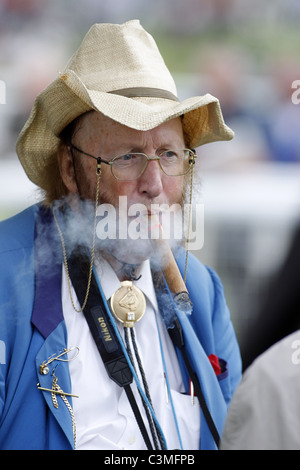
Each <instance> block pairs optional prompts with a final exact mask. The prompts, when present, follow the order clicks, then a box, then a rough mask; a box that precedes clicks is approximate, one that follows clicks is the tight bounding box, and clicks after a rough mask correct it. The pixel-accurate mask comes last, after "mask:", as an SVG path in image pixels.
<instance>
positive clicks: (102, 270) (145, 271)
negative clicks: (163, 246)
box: [95, 258, 158, 311]
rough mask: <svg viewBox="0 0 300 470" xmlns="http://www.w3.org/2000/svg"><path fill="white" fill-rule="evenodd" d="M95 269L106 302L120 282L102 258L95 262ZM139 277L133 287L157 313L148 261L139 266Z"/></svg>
mask: <svg viewBox="0 0 300 470" xmlns="http://www.w3.org/2000/svg"><path fill="white" fill-rule="evenodd" d="M95 268H96V271H97V275H98V279H99V281H100V283H101V287H102V289H103V293H104V295H105V298H106V300H108V299H110V297H111V296H112V295H113V294H114V293H115V292H116V291H117V290H118V289H119V287H120V281H119V279H118V277H117V275H116V273H115V272H114V270H113V268H112V267H111V265H110V264H109V263H108V261H106V260H105V259H104V258H101V259H100V260H98V261H97V262H95ZM139 276H140V277H139V279H138V280H137V281H133V283H134V285H136V286H137V287H139V289H141V291H142V292H143V293H144V295H145V296H146V298H147V300H149V301H150V302H151V304H152V307H153V308H154V309H155V310H156V311H157V310H158V307H157V300H156V295H155V290H154V286H153V281H152V274H151V268H150V261H149V260H146V261H144V262H143V263H142V264H141V266H140V270H139Z"/></svg>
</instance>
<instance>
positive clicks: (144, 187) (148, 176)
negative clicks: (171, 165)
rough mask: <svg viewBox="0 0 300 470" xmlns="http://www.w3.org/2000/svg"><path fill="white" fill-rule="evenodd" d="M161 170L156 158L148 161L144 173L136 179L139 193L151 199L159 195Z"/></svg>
mask: <svg viewBox="0 0 300 470" xmlns="http://www.w3.org/2000/svg"><path fill="white" fill-rule="evenodd" d="M162 175H163V172H162V170H161V168H160V166H159V162H158V161H157V160H150V161H148V165H147V167H146V169H145V171H144V173H143V174H142V175H141V176H140V177H139V179H138V190H139V192H140V193H143V194H144V195H147V196H148V197H149V198H151V199H153V198H155V197H157V196H159V195H160V193H161V192H162V190H163V184H162Z"/></svg>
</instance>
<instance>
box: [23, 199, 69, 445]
mask: <svg viewBox="0 0 300 470" xmlns="http://www.w3.org/2000/svg"><path fill="white" fill-rule="evenodd" d="M59 247H60V245H59V240H58V237H57V230H55V227H54V225H53V218H52V215H51V212H50V211H49V210H48V209H46V208H44V207H40V210H39V213H38V216H37V220H36V227H35V252H34V253H35V256H34V258H35V300H34V306H33V313H32V319H31V321H32V324H33V325H34V326H35V328H36V329H37V330H38V331H39V332H40V334H41V335H42V336H43V337H44V339H45V341H44V344H43V346H42V347H41V349H40V351H39V352H38V354H37V356H36V372H37V376H38V380H39V386H40V388H41V389H47V390H51V389H52V387H54V386H55V385H57V386H59V387H60V388H61V389H62V390H63V392H65V393H69V394H71V393H72V391H71V380H70V374H69V367H68V363H67V362H63V361H61V360H52V361H51V359H53V358H55V357H56V356H58V355H59V354H60V353H62V352H64V351H65V350H67V331H66V326H65V322H64V316H63V310H62V301H61V278H62V259H61V254H60V250H59ZM58 253H59V254H58ZM50 358H51V359H50ZM64 359H67V357H65V358H64ZM49 360H50V363H49V364H48V365H47V366H45V367H43V364H46V363H47V362H48V361H49ZM41 393H43V396H44V398H45V401H46V403H47V405H48V407H49V410H50V411H51V413H52V415H53V417H54V418H55V421H56V422H57V423H58V424H59V425H60V427H61V428H62V430H63V432H64V434H65V435H66V437H67V439H68V442H69V443H70V445H71V447H72V448H73V447H74V436H75V428H74V424H75V423H74V419H73V417H72V409H71V406H72V398H71V397H66V396H63V397H64V399H62V395H60V394H54V393H51V392H49V391H46V390H41ZM66 399H67V400H68V402H67V401H66ZM67 403H69V406H68V405H67Z"/></svg>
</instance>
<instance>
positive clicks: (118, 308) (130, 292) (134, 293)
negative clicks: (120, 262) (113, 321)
mask: <svg viewBox="0 0 300 470" xmlns="http://www.w3.org/2000/svg"><path fill="white" fill-rule="evenodd" d="M110 306H111V309H112V312H113V314H114V315H115V317H116V318H117V319H118V320H119V321H120V322H121V323H123V324H124V327H129V328H132V327H133V326H134V324H135V322H137V321H139V320H140V319H141V318H142V316H143V315H144V313H145V310H146V300H145V296H144V294H143V292H142V291H141V290H140V289H139V288H138V287H136V286H135V285H133V283H132V281H123V282H121V287H120V288H119V289H118V290H117V291H116V292H115V293H114V294H113V295H112V297H111V299H110Z"/></svg>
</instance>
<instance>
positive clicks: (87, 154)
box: [69, 144, 111, 165]
mask: <svg viewBox="0 0 300 470" xmlns="http://www.w3.org/2000/svg"><path fill="white" fill-rule="evenodd" d="M69 147H70V150H71V153H72V149H75V150H77V152H79V153H82V154H83V155H86V156H87V157H91V158H93V159H94V160H97V162H98V163H106V165H111V162H107V161H106V160H103V159H102V158H101V157H94V155H91V154H89V153H86V152H84V151H83V150H80V149H79V148H78V147H76V146H75V145H73V144H70V145H69Z"/></svg>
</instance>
